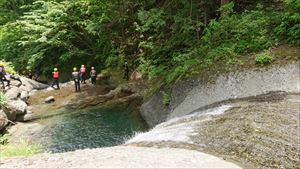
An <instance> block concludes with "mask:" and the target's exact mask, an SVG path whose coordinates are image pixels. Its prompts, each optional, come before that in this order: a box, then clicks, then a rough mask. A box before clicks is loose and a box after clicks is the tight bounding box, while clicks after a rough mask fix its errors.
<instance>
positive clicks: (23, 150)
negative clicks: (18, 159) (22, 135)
mask: <svg viewBox="0 0 300 169" xmlns="http://www.w3.org/2000/svg"><path fill="white" fill-rule="evenodd" d="M0 149H1V151H0V156H1V157H4V156H5V157H12V156H30V155H34V154H37V153H40V152H42V146H41V145H40V144H29V143H28V142H26V141H21V142H20V143H19V144H5V145H0Z"/></svg>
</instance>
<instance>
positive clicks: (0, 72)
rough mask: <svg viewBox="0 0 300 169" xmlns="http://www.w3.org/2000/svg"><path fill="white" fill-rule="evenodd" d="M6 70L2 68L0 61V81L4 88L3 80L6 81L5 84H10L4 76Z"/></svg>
mask: <svg viewBox="0 0 300 169" xmlns="http://www.w3.org/2000/svg"><path fill="white" fill-rule="evenodd" d="M5 76H6V71H5V68H4V65H3V64H2V63H0V81H1V83H2V88H3V89H5V85H4V82H7V85H6V86H8V87H9V86H10V80H8V79H7V78H6V77H5Z"/></svg>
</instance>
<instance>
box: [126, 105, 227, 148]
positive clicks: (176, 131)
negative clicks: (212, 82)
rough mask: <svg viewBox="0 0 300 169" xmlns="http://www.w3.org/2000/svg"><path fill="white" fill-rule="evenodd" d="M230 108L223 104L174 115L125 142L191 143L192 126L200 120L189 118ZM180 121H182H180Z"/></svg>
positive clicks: (221, 112)
mask: <svg viewBox="0 0 300 169" xmlns="http://www.w3.org/2000/svg"><path fill="white" fill-rule="evenodd" d="M229 108H231V106H229V105H223V106H220V107H216V108H212V109H208V110H204V111H199V112H195V113H193V114H190V115H186V116H183V117H176V118H173V119H170V120H168V121H166V122H164V123H161V124H159V125H157V126H155V127H154V128H153V129H152V130H150V131H148V132H145V133H137V134H136V135H135V136H134V137H133V138H132V139H130V140H128V141H127V142H126V144H131V143H138V142H162V141H172V142H184V143H190V144H192V141H191V140H190V136H192V135H195V134H196V133H195V132H194V126H195V124H197V123H199V122H200V121H203V119H202V120H190V121H189V119H192V118H195V117H200V116H204V115H213V116H215V115H220V114H223V113H224V112H225V111H226V110H228V109H229ZM180 121H183V122H181V123H180Z"/></svg>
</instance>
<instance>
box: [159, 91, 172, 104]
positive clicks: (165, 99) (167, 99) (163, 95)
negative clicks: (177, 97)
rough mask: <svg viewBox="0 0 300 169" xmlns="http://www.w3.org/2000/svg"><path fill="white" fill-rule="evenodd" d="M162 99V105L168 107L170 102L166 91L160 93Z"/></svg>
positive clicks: (169, 95)
mask: <svg viewBox="0 0 300 169" xmlns="http://www.w3.org/2000/svg"><path fill="white" fill-rule="evenodd" d="M161 94H162V97H163V104H164V105H165V106H168V105H169V104H170V102H171V93H170V92H166V91H161Z"/></svg>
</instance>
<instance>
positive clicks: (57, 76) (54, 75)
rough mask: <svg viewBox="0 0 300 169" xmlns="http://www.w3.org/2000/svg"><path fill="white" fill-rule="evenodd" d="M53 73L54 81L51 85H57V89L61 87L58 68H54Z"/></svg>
mask: <svg viewBox="0 0 300 169" xmlns="http://www.w3.org/2000/svg"><path fill="white" fill-rule="evenodd" d="M52 75H53V83H52V85H51V87H54V85H56V89H59V81H58V79H59V72H58V69H57V68H54V72H52Z"/></svg>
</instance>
